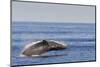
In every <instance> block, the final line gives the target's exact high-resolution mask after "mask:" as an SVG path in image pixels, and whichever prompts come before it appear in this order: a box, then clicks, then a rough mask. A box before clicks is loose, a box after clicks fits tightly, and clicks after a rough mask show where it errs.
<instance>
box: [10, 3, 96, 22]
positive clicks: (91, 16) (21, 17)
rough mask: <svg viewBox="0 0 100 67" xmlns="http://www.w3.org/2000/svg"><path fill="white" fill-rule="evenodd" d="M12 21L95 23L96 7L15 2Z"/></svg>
mask: <svg viewBox="0 0 100 67" xmlns="http://www.w3.org/2000/svg"><path fill="white" fill-rule="evenodd" d="M12 21H25V22H32V21H40V22H80V23H82V22H83V23H94V22H95V7H94V6H75V5H58V4H46V3H29V2H13V3H12Z"/></svg>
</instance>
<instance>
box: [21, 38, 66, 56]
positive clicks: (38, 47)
mask: <svg viewBox="0 0 100 67" xmlns="http://www.w3.org/2000/svg"><path fill="white" fill-rule="evenodd" d="M66 47H67V45H65V44H62V43H58V42H56V41H47V40H42V41H37V42H33V43H31V44H28V45H26V46H25V47H24V50H23V51H22V53H21V54H22V55H24V56H40V55H41V54H43V53H45V52H48V51H50V50H60V49H64V48H66Z"/></svg>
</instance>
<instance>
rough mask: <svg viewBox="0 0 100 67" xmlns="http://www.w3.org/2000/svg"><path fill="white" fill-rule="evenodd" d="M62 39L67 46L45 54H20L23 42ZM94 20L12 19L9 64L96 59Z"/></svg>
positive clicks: (23, 45)
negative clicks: (32, 55)
mask: <svg viewBox="0 0 100 67" xmlns="http://www.w3.org/2000/svg"><path fill="white" fill-rule="evenodd" d="M44 39H45V40H55V41H60V42H64V43H65V44H67V45H68V48H66V49H64V50H52V51H49V52H47V53H45V54H44V57H43V56H42V57H36V58H32V57H20V53H21V51H22V50H23V48H24V47H25V45H27V44H29V43H31V42H35V41H38V40H44ZM95 45H96V44H95V23H48V22H47V23H45V22H44V23H43V22H12V55H11V56H12V65H29V64H33V65H34V64H49V63H63V62H66V63H67V62H79V61H95V60H96V58H95Z"/></svg>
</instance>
